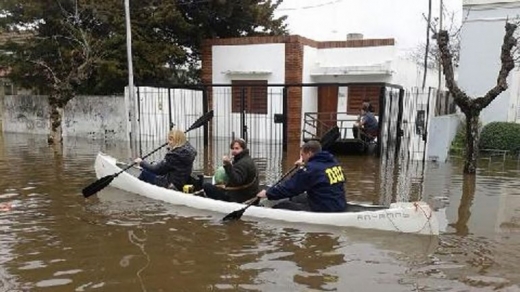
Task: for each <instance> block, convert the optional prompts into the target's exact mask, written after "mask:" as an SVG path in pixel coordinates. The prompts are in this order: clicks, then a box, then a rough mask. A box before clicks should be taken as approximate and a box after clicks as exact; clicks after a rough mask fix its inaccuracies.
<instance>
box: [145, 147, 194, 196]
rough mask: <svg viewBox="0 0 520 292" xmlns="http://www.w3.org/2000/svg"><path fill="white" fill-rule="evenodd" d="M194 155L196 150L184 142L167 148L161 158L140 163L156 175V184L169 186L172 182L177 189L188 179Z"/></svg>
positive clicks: (180, 188)
mask: <svg viewBox="0 0 520 292" xmlns="http://www.w3.org/2000/svg"><path fill="white" fill-rule="evenodd" d="M196 156H197V150H195V148H193V146H191V144H190V142H186V144H184V145H182V146H180V147H177V148H175V149H173V150H169V151H168V153H166V155H165V156H164V158H163V160H161V161H159V162H157V163H153V164H152V163H149V162H146V161H144V160H143V161H141V163H140V165H141V167H142V168H144V169H146V170H148V171H150V172H153V173H154V174H155V175H157V178H156V181H155V184H156V185H158V186H161V187H165V188H169V186H170V184H173V186H174V187H175V188H176V189H177V190H182V187H183V186H184V185H185V184H186V183H187V182H188V181H189V179H190V175H191V171H192V170H193V161H195V157H196Z"/></svg>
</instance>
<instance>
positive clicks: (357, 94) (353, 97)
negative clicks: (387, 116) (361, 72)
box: [347, 85, 381, 115]
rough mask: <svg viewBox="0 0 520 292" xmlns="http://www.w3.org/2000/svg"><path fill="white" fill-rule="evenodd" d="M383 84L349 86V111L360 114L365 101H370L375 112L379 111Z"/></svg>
mask: <svg viewBox="0 0 520 292" xmlns="http://www.w3.org/2000/svg"><path fill="white" fill-rule="evenodd" d="M380 95H381V86H366V85H353V86H349V87H348V97H347V98H348V102H347V113H348V114H349V115H358V114H359V111H360V110H361V106H362V105H363V102H364V101H369V102H370V104H371V105H372V108H373V111H374V113H375V114H376V115H377V114H378V113H379V96H380Z"/></svg>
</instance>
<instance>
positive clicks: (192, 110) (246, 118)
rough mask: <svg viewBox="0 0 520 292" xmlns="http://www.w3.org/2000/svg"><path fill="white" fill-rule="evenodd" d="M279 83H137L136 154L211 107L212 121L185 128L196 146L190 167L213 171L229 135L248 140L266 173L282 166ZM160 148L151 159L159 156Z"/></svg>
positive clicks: (282, 106) (282, 120)
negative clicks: (199, 126) (162, 84)
mask: <svg viewBox="0 0 520 292" xmlns="http://www.w3.org/2000/svg"><path fill="white" fill-rule="evenodd" d="M286 92H287V91H286V90H285V87H283V86H267V85H266V84H240V85H197V86H190V87H183V88H179V87H153V86H138V87H136V88H135V98H136V100H135V101H136V102H135V104H134V107H135V112H136V120H137V126H136V128H137V129H136V130H135V131H133V132H134V135H133V137H132V141H131V142H132V145H134V147H133V148H134V151H133V152H134V153H135V154H136V156H143V155H145V154H147V153H149V152H151V151H152V150H153V149H155V148H157V147H159V146H160V145H161V144H163V143H164V142H165V141H166V139H167V134H168V131H169V130H170V129H171V128H172V127H173V128H178V129H181V130H185V129H187V128H188V127H189V126H190V125H191V124H192V123H193V122H194V121H195V120H196V119H197V118H198V117H200V116H201V115H203V114H204V113H206V112H207V111H209V110H213V111H214V117H213V119H212V121H211V122H210V123H209V124H208V125H207V126H206V127H201V128H199V129H196V130H193V131H191V132H189V133H188V134H187V137H188V140H189V141H190V143H192V144H193V146H194V147H195V148H196V149H197V152H198V155H197V159H196V161H195V165H194V168H195V169H196V170H199V171H204V172H205V173H212V172H213V168H214V166H218V165H220V164H221V160H222V156H223V155H228V154H229V151H230V150H229V143H230V142H231V140H232V139H233V138H243V139H245V140H246V141H247V142H248V145H249V149H250V152H251V156H252V157H253V158H254V159H256V160H257V164H258V165H259V167H261V168H262V169H268V168H271V170H270V171H268V173H273V172H274V173H275V175H276V174H277V173H279V172H280V171H281V169H282V167H281V165H280V163H272V161H275V162H276V161H282V157H283V150H284V145H285V139H286V134H285V133H286V127H285V120H286V119H285V116H286V113H285V108H286V107H285V104H286ZM163 155H164V152H163V151H158V152H157V153H155V154H154V155H152V157H150V160H158V159H161V158H162V156H163Z"/></svg>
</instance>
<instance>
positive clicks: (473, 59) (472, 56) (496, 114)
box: [459, 1, 520, 124]
mask: <svg viewBox="0 0 520 292" xmlns="http://www.w3.org/2000/svg"><path fill="white" fill-rule="evenodd" d="M479 2H483V1H479ZM487 2H491V1H487ZM494 2H497V1H494ZM517 2H518V1H517ZM465 3H466V2H465ZM486 7H487V8H486ZM519 14H520V7H519V6H518V5H515V6H510V5H508V6H501V5H498V6H496V7H495V6H491V7H490V6H489V5H487V6H478V5H477V6H470V7H468V6H465V7H464V15H468V16H467V20H466V21H465V23H464V25H463V26H462V30H461V51H460V65H459V86H460V87H461V89H462V90H464V91H466V92H467V93H468V95H470V96H472V97H478V96H482V95H484V94H485V93H486V92H487V91H488V90H489V89H491V88H492V87H493V86H494V85H495V84H496V79H497V74H498V71H499V69H500V47H501V45H502V41H503V37H504V33H505V29H504V25H505V21H506V19H507V18H509V19H514V18H515V17H517V16H518V15H519ZM509 82H511V77H510V78H509ZM510 84H511V83H510ZM516 99H517V96H514V99H511V91H510V90H508V91H506V92H504V93H502V94H501V95H499V96H498V97H497V98H496V99H495V100H494V101H493V102H492V103H491V104H490V105H489V106H488V107H487V108H485V109H484V110H483V111H482V113H481V115H480V117H481V119H482V122H483V124H486V123H489V122H491V121H507V120H508V112H509V110H508V109H509V108H510V106H511V105H512V104H515V103H516Z"/></svg>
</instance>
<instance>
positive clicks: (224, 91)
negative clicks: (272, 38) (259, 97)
mask: <svg viewBox="0 0 520 292" xmlns="http://www.w3.org/2000/svg"><path fill="white" fill-rule="evenodd" d="M212 54H213V64H212V65H213V70H212V74H213V80H212V81H213V83H214V84H231V81H232V80H267V82H268V84H273V83H277V84H282V83H285V44H257V45H233V46H213V48H212ZM253 71H256V72H264V73H263V74H254V73H252V72H253ZM226 72H232V73H231V74H230V73H226ZM248 72H249V73H248ZM266 72H268V73H266ZM215 90H216V91H215ZM216 92H219V93H218V94H216ZM213 101H214V103H213V104H214V110H215V118H214V119H213V123H214V127H215V128H216V129H218V133H216V135H217V136H221V137H226V136H227V137H229V135H230V133H232V132H234V133H235V134H236V135H237V136H240V135H241V133H242V131H241V128H240V114H232V113H231V88H230V87H229V88H222V87H221V88H214V94H213ZM282 112H283V103H282V88H281V87H276V88H275V87H270V88H268V113H267V115H259V114H247V116H246V120H247V126H248V127H249V129H250V131H249V133H255V134H256V133H258V136H257V137H249V138H250V139H260V140H262V139H267V138H269V137H272V136H273V135H272V133H271V132H272V131H274V130H276V129H273V127H271V126H270V125H271V124H272V123H273V116H274V114H281V113H282ZM266 125H269V126H268V127H267V126H266ZM279 125H281V124H279ZM280 127H281V126H280Z"/></svg>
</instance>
